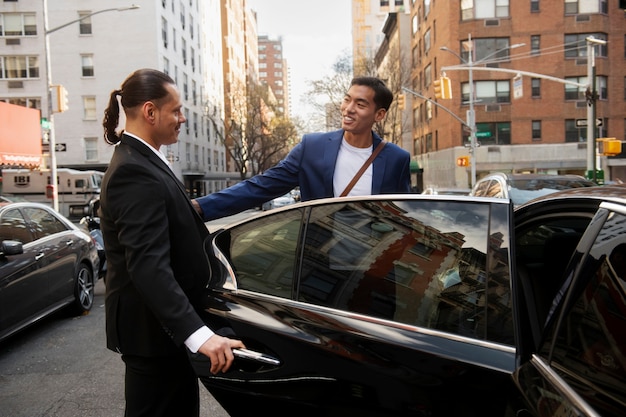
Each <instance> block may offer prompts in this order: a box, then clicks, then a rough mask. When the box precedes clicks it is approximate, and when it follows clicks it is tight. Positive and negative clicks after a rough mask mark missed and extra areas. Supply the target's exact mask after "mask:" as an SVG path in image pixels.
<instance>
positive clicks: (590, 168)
mask: <svg viewBox="0 0 626 417" xmlns="http://www.w3.org/2000/svg"><path fill="white" fill-rule="evenodd" d="M585 40H586V41H587V83H588V84H587V92H586V96H587V173H588V174H589V173H590V174H591V180H592V181H593V182H597V178H596V101H597V100H598V92H597V91H596V50H595V46H596V45H606V41H604V40H602V39H596V38H594V37H593V36H588V37H587V38H585Z"/></svg>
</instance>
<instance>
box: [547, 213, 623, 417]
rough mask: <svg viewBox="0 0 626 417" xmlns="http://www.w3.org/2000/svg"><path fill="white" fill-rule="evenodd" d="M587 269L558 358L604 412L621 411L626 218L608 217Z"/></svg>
mask: <svg viewBox="0 0 626 417" xmlns="http://www.w3.org/2000/svg"><path fill="white" fill-rule="evenodd" d="M582 273H583V274H584V276H585V277H588V282H586V285H585V287H584V288H581V289H580V290H579V291H577V293H574V294H573V295H574V297H575V304H574V308H573V309H571V311H569V313H568V314H567V316H566V317H565V318H564V320H562V326H561V328H560V329H559V331H558V335H557V338H556V339H555V341H554V348H553V356H552V362H553V364H556V365H557V366H555V369H556V370H557V371H559V372H560V373H561V376H562V377H563V378H564V379H565V380H566V381H567V382H568V383H569V384H570V386H572V387H573V388H574V389H575V390H576V391H577V392H578V394H579V395H581V396H582V397H583V398H584V399H585V400H586V401H587V402H589V403H590V404H591V405H593V406H594V407H595V408H596V409H597V410H599V411H601V412H605V413H607V414H603V415H618V414H621V413H622V412H623V404H625V403H626V332H625V331H624V329H626V304H625V300H626V216H623V215H618V214H612V215H611V216H609V217H608V219H607V221H606V223H605V224H604V226H603V228H602V231H601V232H600V233H599V235H598V236H597V238H596V240H595V244H594V245H593V247H592V249H591V251H590V253H589V257H588V260H587V261H585V265H584V266H583V269H582ZM620 404H621V405H620Z"/></svg>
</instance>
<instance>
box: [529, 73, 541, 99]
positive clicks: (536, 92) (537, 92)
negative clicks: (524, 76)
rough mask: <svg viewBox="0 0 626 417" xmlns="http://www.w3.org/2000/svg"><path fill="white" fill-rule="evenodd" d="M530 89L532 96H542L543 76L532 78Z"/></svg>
mask: <svg viewBox="0 0 626 417" xmlns="http://www.w3.org/2000/svg"><path fill="white" fill-rule="evenodd" d="M530 91H531V96H532V97H541V78H531V80H530Z"/></svg>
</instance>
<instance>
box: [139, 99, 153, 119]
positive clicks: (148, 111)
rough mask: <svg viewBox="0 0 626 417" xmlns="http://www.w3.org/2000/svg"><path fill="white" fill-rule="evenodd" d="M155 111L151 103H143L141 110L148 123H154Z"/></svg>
mask: <svg viewBox="0 0 626 417" xmlns="http://www.w3.org/2000/svg"><path fill="white" fill-rule="evenodd" d="M156 110H157V108H156V106H155V105H154V103H153V102H151V101H146V102H145V103H143V106H142V108H141V111H142V115H143V117H144V119H146V120H147V121H148V122H150V123H154V120H155V117H156Z"/></svg>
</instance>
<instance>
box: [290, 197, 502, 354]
mask: <svg viewBox="0 0 626 417" xmlns="http://www.w3.org/2000/svg"><path fill="white" fill-rule="evenodd" d="M502 207H503V208H504V207H507V206H504V205H502ZM497 217H498V216H497V215H495V214H494V213H490V206H489V205H486V204H475V203H458V202H424V201H412V202H405V201H394V202H392V201H384V202H383V201H374V202H359V203H340V204H332V205H324V206H316V207H314V208H313V210H312V212H311V215H310V219H309V222H308V225H307V231H306V237H305V246H304V251H303V262H302V272H301V277H300V282H299V286H298V300H300V301H305V302H309V303H314V304H318V305H323V306H328V307H333V308H338V309H342V310H347V311H351V312H356V313H362V314H367V315H371V316H375V317H380V318H384V319H389V320H394V321H397V322H402V323H407V324H410V325H416V326H422V327H427V328H432V329H439V330H443V331H447V332H451V333H455V334H461V335H465V336H470V337H474V338H479V339H489V340H494V341H500V342H505V343H512V332H513V330H512V327H511V301H510V279H509V268H508V242H509V236H508V227H507V226H506V224H500V226H499V227H498V226H495V225H494V224H493V223H491V222H490V219H495V218H497ZM504 217H505V216H504ZM490 231H491V232H492V233H491V234H490Z"/></svg>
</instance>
